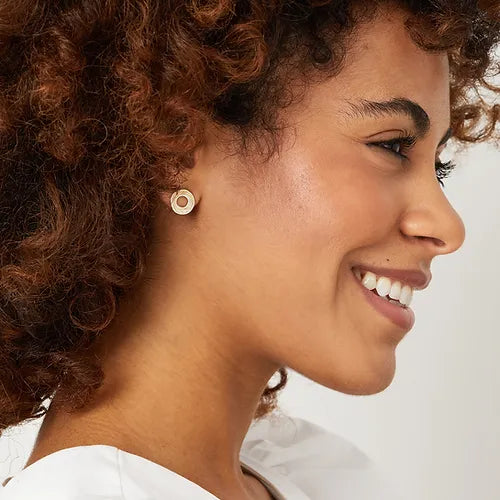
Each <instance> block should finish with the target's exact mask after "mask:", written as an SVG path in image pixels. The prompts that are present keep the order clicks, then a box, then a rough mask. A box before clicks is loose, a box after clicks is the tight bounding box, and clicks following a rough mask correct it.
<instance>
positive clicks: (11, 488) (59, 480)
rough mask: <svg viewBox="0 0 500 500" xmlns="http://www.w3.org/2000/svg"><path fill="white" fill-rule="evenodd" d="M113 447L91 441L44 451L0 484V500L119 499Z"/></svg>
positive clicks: (115, 457) (120, 498)
mask: <svg viewBox="0 0 500 500" xmlns="http://www.w3.org/2000/svg"><path fill="white" fill-rule="evenodd" d="M117 451H118V450H117V449H116V448H114V447H111V446H101V445H97V446H94V445H92V446H78V447H72V448H66V449H63V450H59V451H58V452H56V453H52V454H50V455H47V456H45V457H43V458H41V459H40V460H37V461H36V462H34V463H33V464H31V465H29V466H28V467H26V468H24V469H22V470H20V471H19V472H18V473H17V474H15V475H14V476H13V477H12V478H11V479H10V480H9V481H8V482H7V483H6V484H5V486H3V487H0V500H32V499H34V498H36V499H37V500H49V499H50V500H98V499H102V498H106V500H123V495H122V493H121V479H120V471H119V468H118V465H117ZM89 478H92V480H91V481H89Z"/></svg>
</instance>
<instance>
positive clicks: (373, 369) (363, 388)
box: [309, 356, 396, 396]
mask: <svg viewBox="0 0 500 500" xmlns="http://www.w3.org/2000/svg"><path fill="white" fill-rule="evenodd" d="M395 372H396V363H395V360H394V356H393V357H392V361H391V360H389V361H388V360H384V361H381V360H380V361H379V363H378V364H376V363H374V364H372V365H371V366H370V367H368V366H367V367H366V369H365V370H360V369H359V367H358V370H356V371H351V372H350V373H347V372H346V373H345V374H339V373H338V372H337V373H336V374H335V376H334V378H332V375H331V373H330V374H326V373H325V374H324V376H321V375H320V376H317V375H318V373H317V372H316V373H315V375H316V376H315V377H314V378H313V377H309V378H311V379H313V380H314V381H316V382H317V383H319V384H321V385H323V386H325V387H328V388H330V389H333V390H335V391H338V392H342V393H344V394H351V395H357V396H368V395H370V394H378V393H379V392H382V391H384V390H385V389H387V387H389V386H390V385H391V383H392V381H393V380H394V376H395Z"/></svg>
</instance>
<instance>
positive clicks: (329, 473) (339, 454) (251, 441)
mask: <svg viewBox="0 0 500 500" xmlns="http://www.w3.org/2000/svg"><path fill="white" fill-rule="evenodd" d="M241 450H242V458H243V459H244V458H245V457H250V458H251V459H252V460H254V461H258V462H259V463H260V464H261V465H262V466H264V467H266V468H269V469H270V470H272V471H273V472H276V473H279V474H282V475H284V476H286V477H287V478H288V479H289V480H291V481H292V482H294V483H295V484H296V485H297V486H299V487H300V488H301V489H302V490H303V491H304V492H305V493H306V494H307V495H308V496H309V497H310V498H314V499H315V500H322V499H324V500H326V499H329V498H333V497H334V498H336V499H337V500H344V499H345V500H353V499H366V498H370V499H371V500H400V499H401V496H400V495H399V494H398V493H397V491H396V490H395V488H394V486H393V485H392V484H391V482H390V479H389V478H388V477H387V476H386V475H385V473H384V472H383V471H382V469H381V467H380V466H379V465H378V464H377V463H376V462H375V461H374V460H373V459H372V458H371V457H370V456H369V455H368V454H367V453H365V452H364V451H363V450H362V449H361V448H359V447H358V446H357V445H355V444H354V443H353V442H351V441H349V440H348V439H346V438H344V437H342V436H341V435H338V434H336V433H334V432H332V431H331V430H328V429H326V428H324V427H322V426H320V425H318V424H315V423H314V422H311V421H309V420H305V419H302V418H299V417H291V416H288V415H285V414H272V415H271V416H269V417H266V418H265V419H261V420H259V421H256V422H254V423H252V425H251V426H250V428H249V430H248V433H247V435H246V437H245V440H244V442H243V445H242V449H241Z"/></svg>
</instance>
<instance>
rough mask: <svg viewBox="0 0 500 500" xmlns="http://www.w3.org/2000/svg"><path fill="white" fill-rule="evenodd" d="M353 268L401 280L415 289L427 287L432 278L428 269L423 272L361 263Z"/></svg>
mask: <svg viewBox="0 0 500 500" xmlns="http://www.w3.org/2000/svg"><path fill="white" fill-rule="evenodd" d="M354 268H355V269H359V270H360V271H361V272H363V271H365V272H366V271H371V272H372V273H374V274H376V275H377V276H386V277H387V278H390V279H395V280H398V281H401V282H402V283H403V284H406V285H409V286H411V287H412V288H414V289H415V290H423V289H424V288H427V287H428V286H429V283H430V281H431V279H432V273H431V272H430V271H428V272H427V273H424V272H423V271H420V270H418V269H388V268H384V267H375V266H365V265H363V264H356V265H354V266H353V269H354Z"/></svg>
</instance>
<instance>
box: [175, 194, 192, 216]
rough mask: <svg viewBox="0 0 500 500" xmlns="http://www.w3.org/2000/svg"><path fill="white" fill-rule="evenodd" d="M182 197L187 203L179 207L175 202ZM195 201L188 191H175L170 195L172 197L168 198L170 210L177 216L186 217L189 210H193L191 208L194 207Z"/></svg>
mask: <svg viewBox="0 0 500 500" xmlns="http://www.w3.org/2000/svg"><path fill="white" fill-rule="evenodd" d="M181 196H184V198H186V200H187V203H186V205H185V206H183V207H181V206H180V205H179V204H178V203H177V200H178V199H179V198H180V197H181ZM195 204H196V201H195V199H194V195H193V193H192V192H191V191H189V189H179V190H178V191H175V192H174V193H172V196H171V197H170V205H171V206H172V210H173V211H174V212H175V213H176V214H179V215H186V214H188V213H189V212H191V210H193V207H194V206H195Z"/></svg>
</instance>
